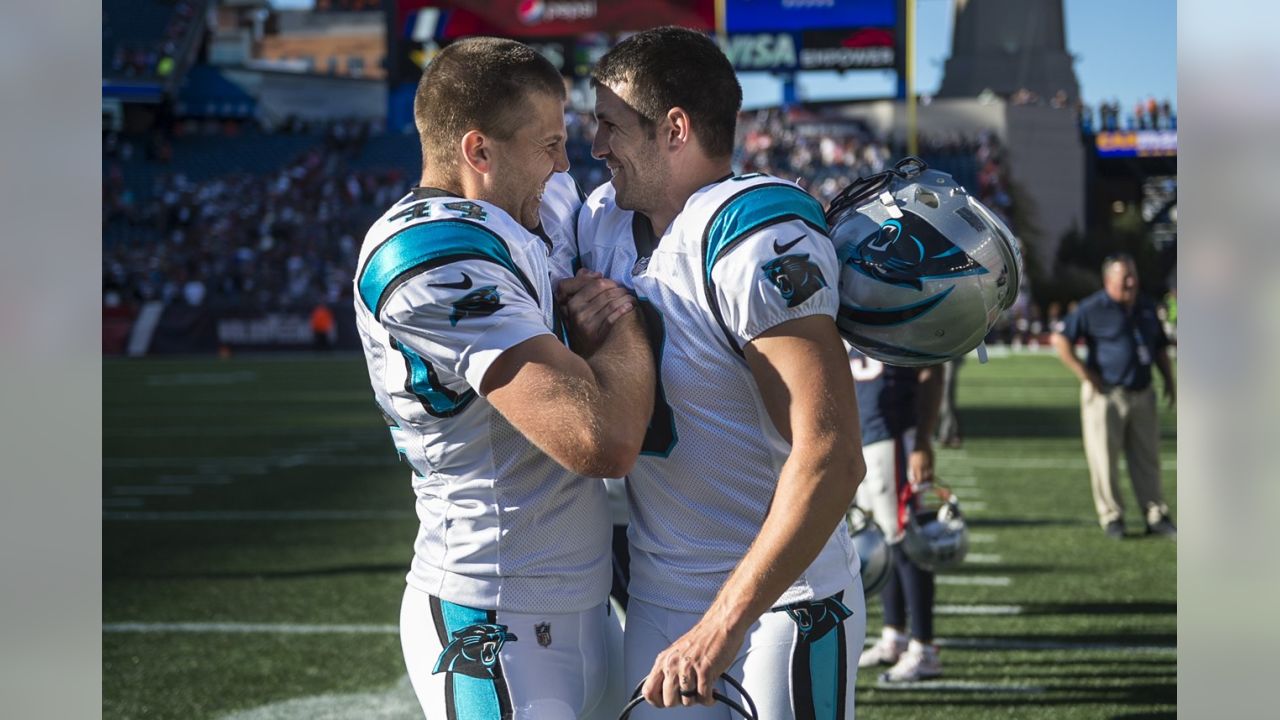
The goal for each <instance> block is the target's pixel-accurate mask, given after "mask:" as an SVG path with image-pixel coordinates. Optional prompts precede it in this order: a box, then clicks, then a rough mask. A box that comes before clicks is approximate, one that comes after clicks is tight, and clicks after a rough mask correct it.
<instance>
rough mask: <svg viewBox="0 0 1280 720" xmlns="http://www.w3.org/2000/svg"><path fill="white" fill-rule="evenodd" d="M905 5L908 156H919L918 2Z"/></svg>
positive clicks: (914, 0)
mask: <svg viewBox="0 0 1280 720" xmlns="http://www.w3.org/2000/svg"><path fill="white" fill-rule="evenodd" d="M903 5H904V6H905V7H906V12H905V13H903V14H904V15H905V17H904V18H903V25H904V29H905V31H906V32H905V34H906V39H905V42H904V44H905V45H906V49H905V52H906V55H907V57H906V58H905V60H906V62H905V63H904V65H905V68H904V69H905V70H906V76H907V92H906V95H907V97H906V101H907V155H910V156H917V155H919V154H920V153H919V150H920V148H919V147H918V142H917V139H916V0H905V2H903Z"/></svg>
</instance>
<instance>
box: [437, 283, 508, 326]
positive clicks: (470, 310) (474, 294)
mask: <svg viewBox="0 0 1280 720" xmlns="http://www.w3.org/2000/svg"><path fill="white" fill-rule="evenodd" d="M500 298H501V296H500V295H499V294H498V286H497V285H486V286H485V287H482V288H476V289H475V290H472V291H471V292H469V293H467V294H466V295H464V296H463V297H462V299H461V300H458V301H457V302H455V303H454V304H453V314H451V315H450V316H449V324H450V325H457V324H458V321H459V320H462V319H463V318H470V317H484V316H486V315H492V314H494V313H496V312H498V310H499V309H500V308H501V307H502V303H501V302H499V299H500Z"/></svg>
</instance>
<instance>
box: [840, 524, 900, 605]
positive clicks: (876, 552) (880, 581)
mask: <svg viewBox="0 0 1280 720" xmlns="http://www.w3.org/2000/svg"><path fill="white" fill-rule="evenodd" d="M848 523H849V535H850V537H852V538H853V547H854V549H855V550H857V551H858V560H859V563H860V564H861V568H860V569H859V574H861V575H862V592H863V594H864V595H866V596H867V597H871V596H872V595H875V594H876V593H878V592H880V588H882V587H884V584H885V583H886V582H888V580H889V572H890V570H891V568H890V562H891V560H890V558H889V544H888V543H887V542H885V539H884V532H883V531H882V530H881V529H880V526H879V525H876V524H875V523H874V522H872V520H871V517H870V516H869V515H867V513H866V511H864V510H863V509H862V508H859V507H854V508H852V509H850V510H849V514H848Z"/></svg>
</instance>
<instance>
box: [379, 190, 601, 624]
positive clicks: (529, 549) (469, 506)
mask: <svg viewBox="0 0 1280 720" xmlns="http://www.w3.org/2000/svg"><path fill="white" fill-rule="evenodd" d="M548 255H549V249H548V247H547V245H546V243H545V242H544V241H543V240H542V239H540V238H538V237H537V236H535V235H534V234H532V233H530V232H529V231H527V230H525V229H524V228H523V227H521V226H520V225H519V224H518V223H517V222H516V221H515V220H514V219H512V218H511V217H510V216H509V215H507V214H506V213H505V212H503V211H502V210H501V209H499V208H498V207H496V206H494V205H491V204H488V203H484V202H475V201H469V200H464V199H462V198H457V197H452V196H448V195H447V194H446V193H444V192H443V191H439V190H433V189H428V188H415V189H414V191H413V192H411V193H410V194H409V195H407V196H405V197H404V198H403V199H401V200H400V201H399V202H398V203H396V205H395V206H393V207H392V208H391V209H390V210H388V211H387V213H386V214H385V215H383V216H382V218H381V219H379V220H378V221H377V222H375V223H374V224H373V227H371V228H370V229H369V232H368V234H367V235H366V237H365V241H364V245H363V247H361V249H360V264H359V270H358V271H357V273H356V278H355V291H356V292H355V306H356V325H357V327H358V328H359V331H360V338H361V342H362V344H363V345H364V352H365V359H366V360H367V361H368V366H369V379H370V381H371V382H372V384H373V390H374V395H375V398H376V400H377V403H378V406H379V407H381V408H382V411H383V414H384V415H385V416H386V419H387V424H388V425H390V426H391V437H392V439H393V440H394V441H395V447H396V450H397V451H398V452H399V453H400V455H401V456H402V458H403V459H404V460H405V461H406V462H407V463H408V464H409V466H410V467H411V468H412V469H413V489H414V492H415V494H416V498H417V499H416V505H417V513H418V518H419V520H420V522H421V525H420V527H419V530H418V537H417V540H416V542H415V546H414V551H415V552H414V559H413V565H412V569H411V571H410V573H409V576H408V582H409V584H410V585H412V586H414V587H415V588H417V589H419V590H422V591H424V592H427V593H430V594H431V595H434V596H436V597H439V598H443V599H446V600H448V601H450V602H453V603H457V604H460V605H466V606H469V607H475V608H482V609H495V610H508V611H512V612H552V611H554V612H576V611H580V610H586V609H587V608H591V607H595V606H597V605H599V604H600V603H601V602H604V600H605V598H606V597H607V596H608V593H609V585H610V563H609V546H610V534H611V530H610V526H609V509H608V505H607V501H606V498H605V491H604V487H603V486H602V484H601V483H600V481H599V480H588V479H584V478H581V477H579V476H577V475H575V474H573V473H571V472H569V471H568V470H566V469H565V468H563V467H561V466H560V465H559V464H558V463H556V462H555V461H554V460H552V459H551V458H550V457H548V456H547V455H545V454H544V453H542V452H541V451H540V450H538V448H537V447H535V446H534V445H533V443H531V442H530V441H529V440H528V439H527V438H526V437H525V436H524V435H522V434H521V433H520V432H519V431H518V430H516V429H515V428H514V427H512V425H511V424H510V423H509V422H507V420H506V418H504V417H503V416H502V414H501V413H499V412H498V411H497V410H496V409H494V408H493V406H491V405H490V404H489V403H488V401H486V400H485V398H484V396H482V395H481V394H480V392H479V388H480V384H481V381H482V380H483V378H484V375H485V372H486V371H487V370H488V369H489V366H490V364H491V363H493V361H494V360H496V359H497V358H498V356H499V355H501V354H502V352H503V351H505V350H506V349H508V348H510V347H512V346H514V345H517V344H519V343H521V342H523V341H525V340H528V339H530V338H532V337H535V336H538V335H543V334H553V333H554V330H555V328H556V325H557V323H556V320H555V310H554V307H553V301H552V295H551V280H550V277H549V274H548V264H547V262H548Z"/></svg>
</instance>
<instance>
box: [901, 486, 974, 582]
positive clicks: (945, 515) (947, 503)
mask: <svg viewBox="0 0 1280 720" xmlns="http://www.w3.org/2000/svg"><path fill="white" fill-rule="evenodd" d="M925 490H928V491H931V492H932V494H933V495H934V496H935V497H936V498H938V499H939V500H940V501H941V505H940V506H939V507H938V508H937V509H921V510H917V511H916V512H912V513H908V515H907V526H906V528H905V529H904V533H903V536H902V551H903V552H905V553H906V554H907V557H908V558H910V560H911V562H913V563H915V564H916V565H917V566H918V567H920V568H923V569H925V570H928V571H929V572H937V571H939V570H947V569H950V568H953V567H956V566H957V565H959V564H960V563H961V562H963V561H964V556H965V555H967V554H968V553H969V528H968V526H967V525H966V524H965V521H964V515H962V514H961V513H960V501H959V500H957V499H956V496H955V493H953V492H951V491H950V490H949V489H947V488H946V487H943V486H941V485H929V486H926V487H925V488H922V490H921V492H924V491H925ZM917 497H921V495H920V494H917ZM922 504H923V503H922Z"/></svg>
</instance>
